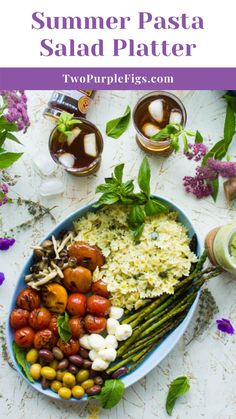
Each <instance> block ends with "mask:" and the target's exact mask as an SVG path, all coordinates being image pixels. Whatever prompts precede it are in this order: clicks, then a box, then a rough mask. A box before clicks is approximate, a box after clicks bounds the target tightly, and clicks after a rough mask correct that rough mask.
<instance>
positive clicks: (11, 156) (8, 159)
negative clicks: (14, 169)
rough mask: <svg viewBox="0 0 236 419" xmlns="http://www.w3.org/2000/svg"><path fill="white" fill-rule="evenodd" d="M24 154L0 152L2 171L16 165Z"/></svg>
mask: <svg viewBox="0 0 236 419" xmlns="http://www.w3.org/2000/svg"><path fill="white" fill-rule="evenodd" d="M22 154H23V153H10V152H8V151H5V150H3V151H2V150H0V170H1V169H6V168H7V167H9V166H11V165H12V164H13V163H15V162H16V161H17V160H18V159H19V158H20V157H21V156H22Z"/></svg>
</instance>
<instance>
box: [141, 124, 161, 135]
mask: <svg viewBox="0 0 236 419" xmlns="http://www.w3.org/2000/svg"><path fill="white" fill-rule="evenodd" d="M159 131H160V129H159V128H158V127H157V126H156V125H154V124H151V123H149V122H146V124H144V125H143V126H142V132H143V133H144V135H145V136H146V137H149V138H151V137H153V135H155V134H157V133H158V132H159Z"/></svg>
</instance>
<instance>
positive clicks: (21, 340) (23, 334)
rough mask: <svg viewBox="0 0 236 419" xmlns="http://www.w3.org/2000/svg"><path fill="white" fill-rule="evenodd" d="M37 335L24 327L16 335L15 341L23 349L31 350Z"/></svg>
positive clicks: (29, 328)
mask: <svg viewBox="0 0 236 419" xmlns="http://www.w3.org/2000/svg"><path fill="white" fill-rule="evenodd" d="M34 336H35V333H34V331H33V329H31V327H23V328H22V329H18V330H17V331H16V333H15V337H14V340H15V342H16V344H17V345H18V346H20V347H21V348H30V347H31V346H32V345H33V342H34Z"/></svg>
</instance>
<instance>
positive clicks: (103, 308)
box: [87, 295, 111, 316]
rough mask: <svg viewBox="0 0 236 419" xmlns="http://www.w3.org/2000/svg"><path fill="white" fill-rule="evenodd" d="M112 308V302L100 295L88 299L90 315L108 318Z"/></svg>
mask: <svg viewBox="0 0 236 419" xmlns="http://www.w3.org/2000/svg"><path fill="white" fill-rule="evenodd" d="M110 307H111V302H110V301H109V300H108V299H107V298H104V297H101V296H100V295H91V296H90V297H88V299H87V311H88V313H92V314H95V315H96V316H106V315H107V314H108V313H109V311H110Z"/></svg>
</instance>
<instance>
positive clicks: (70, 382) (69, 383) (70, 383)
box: [63, 372, 75, 387]
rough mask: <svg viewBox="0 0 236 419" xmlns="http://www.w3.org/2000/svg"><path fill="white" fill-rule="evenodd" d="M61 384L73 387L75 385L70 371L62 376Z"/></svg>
mask: <svg viewBox="0 0 236 419" xmlns="http://www.w3.org/2000/svg"><path fill="white" fill-rule="evenodd" d="M63 384H64V386H66V387H74V385H75V376H74V375H73V374H71V372H66V373H65V374H64V376H63Z"/></svg>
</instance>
